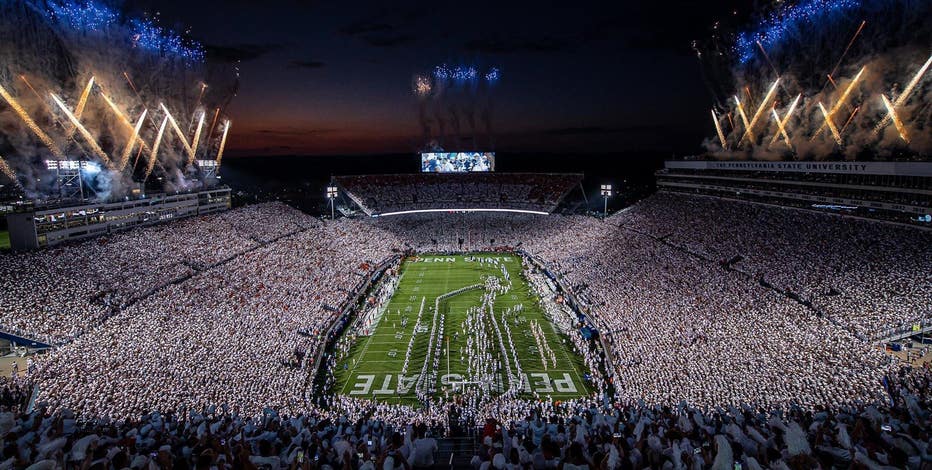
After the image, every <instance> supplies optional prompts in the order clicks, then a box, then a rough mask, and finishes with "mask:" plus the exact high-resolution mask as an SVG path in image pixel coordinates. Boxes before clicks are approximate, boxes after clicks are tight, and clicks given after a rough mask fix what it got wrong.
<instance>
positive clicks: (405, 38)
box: [362, 33, 417, 47]
mask: <svg viewBox="0 0 932 470" xmlns="http://www.w3.org/2000/svg"><path fill="white" fill-rule="evenodd" d="M362 39H363V41H365V42H366V44H368V45H370V46H373V47H395V46H400V45H402V44H408V43H411V42H414V41H415V40H417V38H416V37H414V36H413V35H410V34H404V33H393V34H374V35H368V36H364V37H363V38H362Z"/></svg>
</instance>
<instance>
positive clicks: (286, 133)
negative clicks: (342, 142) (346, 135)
mask: <svg viewBox="0 0 932 470" xmlns="http://www.w3.org/2000/svg"><path fill="white" fill-rule="evenodd" d="M335 132H339V130H338V129H330V128H320V129H300V128H283V129H259V130H257V131H255V133H256V134H262V135H271V136H277V137H293V136H304V135H320V134H333V133H335Z"/></svg>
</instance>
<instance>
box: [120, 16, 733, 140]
mask: <svg viewBox="0 0 932 470" xmlns="http://www.w3.org/2000/svg"><path fill="white" fill-rule="evenodd" d="M134 6H135V7H136V8H138V9H140V10H147V11H149V12H154V11H159V12H161V17H162V23H163V24H166V25H170V26H175V27H178V28H180V29H185V28H187V27H190V29H191V31H192V35H193V37H194V38H196V39H198V40H200V41H201V42H203V43H204V44H205V45H206V46H207V48H208V51H209V53H210V54H211V56H212V57H213V58H214V59H223V60H231V61H234V60H239V61H241V65H240V70H241V85H240V91H239V94H238V96H237V97H236V98H235V99H234V101H233V105H232V107H231V108H230V109H229V110H228V112H229V114H230V115H231V116H232V118H233V121H234V125H233V131H232V132H231V137H230V142H229V144H228V149H229V150H228V151H229V154H230V155H241V156H247V155H248V156H253V155H274V154H282V155H286V154H288V155H304V154H307V155H314V154H317V155H327V154H369V153H388V152H415V151H417V150H419V149H421V148H422V147H423V146H424V144H425V142H424V139H423V137H422V134H421V132H420V127H419V124H418V118H417V116H418V104H417V100H416V98H415V97H414V95H413V94H412V91H411V83H412V78H413V76H414V74H416V73H419V72H420V73H424V72H428V71H430V70H431V69H432V68H433V67H434V66H435V65H438V64H440V63H447V64H450V65H456V64H466V65H472V64H476V65H480V66H496V67H498V68H499V69H501V72H502V78H501V81H500V83H499V85H498V87H497V89H496V90H495V95H494V104H493V109H494V114H493V122H494V134H495V147H496V148H495V149H494V150H497V151H509V152H544V151H553V152H616V151H620V152H631V151H642V150H649V151H657V152H670V153H677V154H689V153H694V152H698V151H699V148H700V144H701V141H702V139H703V138H704V137H706V136H708V135H711V133H712V132H713V131H712V129H711V122H709V120H708V119H706V118H707V113H708V109H709V107H710V106H711V104H712V98H711V96H710V94H709V92H708V91H706V89H705V87H704V85H703V82H702V79H701V76H700V71H699V64H698V61H697V59H696V57H695V55H694V54H693V53H692V51H691V50H690V41H691V40H692V39H695V38H698V37H701V36H703V35H705V34H707V31H708V29H709V27H710V25H711V24H712V22H713V21H714V20H715V19H716V18H718V17H721V16H725V15H728V14H730V13H731V8H732V6H730V5H727V4H719V5H717V6H710V3H708V2H692V1H664V2H650V1H648V2H642V1H638V2H623V3H620V4H619V3H613V2H591V1H587V0H576V1H571V2H558V3H554V4H552V5H551V4H547V3H546V2H511V1H504V0H499V1H473V2H402V1H392V2H385V1H359V0H356V1H322V2H310V1H298V0H290V1H289V0H262V1H252V0H201V1H198V2H189V1H183V2H182V1H155V0H139V1H137V2H135V5H134ZM447 150H457V149H451V148H447Z"/></svg>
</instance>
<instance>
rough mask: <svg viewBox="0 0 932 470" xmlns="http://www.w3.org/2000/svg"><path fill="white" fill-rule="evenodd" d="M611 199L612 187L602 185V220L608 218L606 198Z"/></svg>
mask: <svg viewBox="0 0 932 470" xmlns="http://www.w3.org/2000/svg"><path fill="white" fill-rule="evenodd" d="M610 197H612V185H610V184H603V185H602V200H603V202H604V205H603V206H602V218H603V219H604V218H605V217H606V216H608V198H610Z"/></svg>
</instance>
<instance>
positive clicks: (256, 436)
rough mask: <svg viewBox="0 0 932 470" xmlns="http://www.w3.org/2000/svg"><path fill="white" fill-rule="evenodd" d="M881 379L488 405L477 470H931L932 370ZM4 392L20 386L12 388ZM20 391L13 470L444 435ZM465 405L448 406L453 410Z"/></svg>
mask: <svg viewBox="0 0 932 470" xmlns="http://www.w3.org/2000/svg"><path fill="white" fill-rule="evenodd" d="M885 381H886V382H887V383H888V386H889V389H890V400H889V402H888V404H885V405H882V406H873V405H871V406H843V407H837V408H831V409H815V410H811V411H803V410H800V409H795V408H794V409H790V410H787V411H784V412H781V411H767V410H763V409H757V408H753V407H749V406H744V407H722V408H718V409H716V410H713V411H705V410H700V409H696V408H692V407H689V406H686V405H685V404H678V405H676V406H672V407H660V406H647V405H645V404H635V405H630V406H623V405H620V404H599V403H597V402H593V401H586V400H579V401H571V402H565V403H553V402H549V401H543V402H534V403H532V402H523V403H520V404H519V403H518V402H511V403H500V404H497V405H498V406H493V407H489V408H487V409H485V410H483V413H484V414H486V415H487V416H489V418H488V419H487V420H486V422H485V426H484V427H483V428H482V430H481V434H479V439H480V442H481V445H480V447H479V448H478V450H477V452H476V453H475V455H474V456H473V458H472V467H473V468H475V469H478V470H487V469H541V470H543V469H553V468H561V469H593V470H594V469H640V468H664V469H703V468H712V469H722V470H728V469H733V468H739V467H740V468H749V469H763V468H776V469H811V468H846V467H847V468H878V469H886V468H891V469H892V468H908V469H921V468H927V467H928V466H929V465H930V463H932V455H930V453H929V448H930V447H929V446H930V435H929V429H930V424H932V423H930V416H932V413H930V410H932V408H930V405H932V402H930V395H929V392H928V391H929V390H930V387H932V373H930V370H929V369H907V368H904V369H902V370H899V371H897V372H896V373H894V374H891V375H889V376H888V377H887V378H886V379H885ZM3 386H4V387H5V388H6V389H8V388H9V387H10V384H9V379H6V382H5V383H4V385H3ZM23 396H24V394H23V393H19V394H16V393H13V394H8V393H4V394H3V395H2V402H0V435H2V436H3V438H4V440H3V454H2V461H0V466H2V467H3V468H29V469H33V470H40V469H56V468H83V469H108V468H116V469H120V468H130V469H159V468H198V469H211V468H216V469H237V468H265V469H292V470H293V469H302V470H308V469H328V468H329V469H360V470H362V469H365V470H369V469H408V468H432V466H433V465H434V464H436V463H439V462H437V461H436V460H435V459H436V457H437V455H436V453H437V450H438V444H437V440H436V439H434V437H433V435H435V434H433V433H436V432H438V429H437V428H434V427H430V426H426V425H424V424H417V423H413V422H412V423H403V422H402V423H398V422H395V423H393V422H390V421H387V420H385V419H383V418H382V416H383V415H384V414H383V413H382V410H380V408H379V405H375V404H368V405H363V404H360V406H359V408H358V409H359V410H360V411H361V413H360V414H357V415H349V414H344V413H334V412H331V411H328V410H324V409H317V410H314V411H313V412H309V413H306V414H302V415H299V416H288V415H284V414H279V413H276V412H274V411H272V410H267V411H265V412H264V413H263V414H262V415H260V416H255V417H245V416H241V415H238V414H235V413H229V412H228V410H225V409H223V408H222V407H219V408H218V407H210V408H207V409H205V410H202V411H199V412H195V411H191V412H190V413H187V414H184V415H174V414H160V413H149V414H146V415H145V416H142V417H140V418H139V419H135V420H109V419H106V418H101V419H96V420H90V421H88V420H80V419H77V417H76V416H74V415H73V414H71V413H70V412H68V411H65V412H62V413H58V414H52V415H46V414H45V413H44V412H43V410H38V411H35V412H32V413H25V412H23V411H22V410H21V405H22V402H23V401H24V398H23ZM455 406H456V405H450V407H449V409H447V410H445V411H447V412H451V411H454V412H455V410H454V408H455ZM398 408H399V407H394V408H393V411H392V413H398V411H397V409H398ZM495 416H509V417H510V416H516V417H517V418H516V419H513V420H508V421H505V420H504V419H496V418H495ZM441 432H442V431H441ZM433 468H436V467H433Z"/></svg>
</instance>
